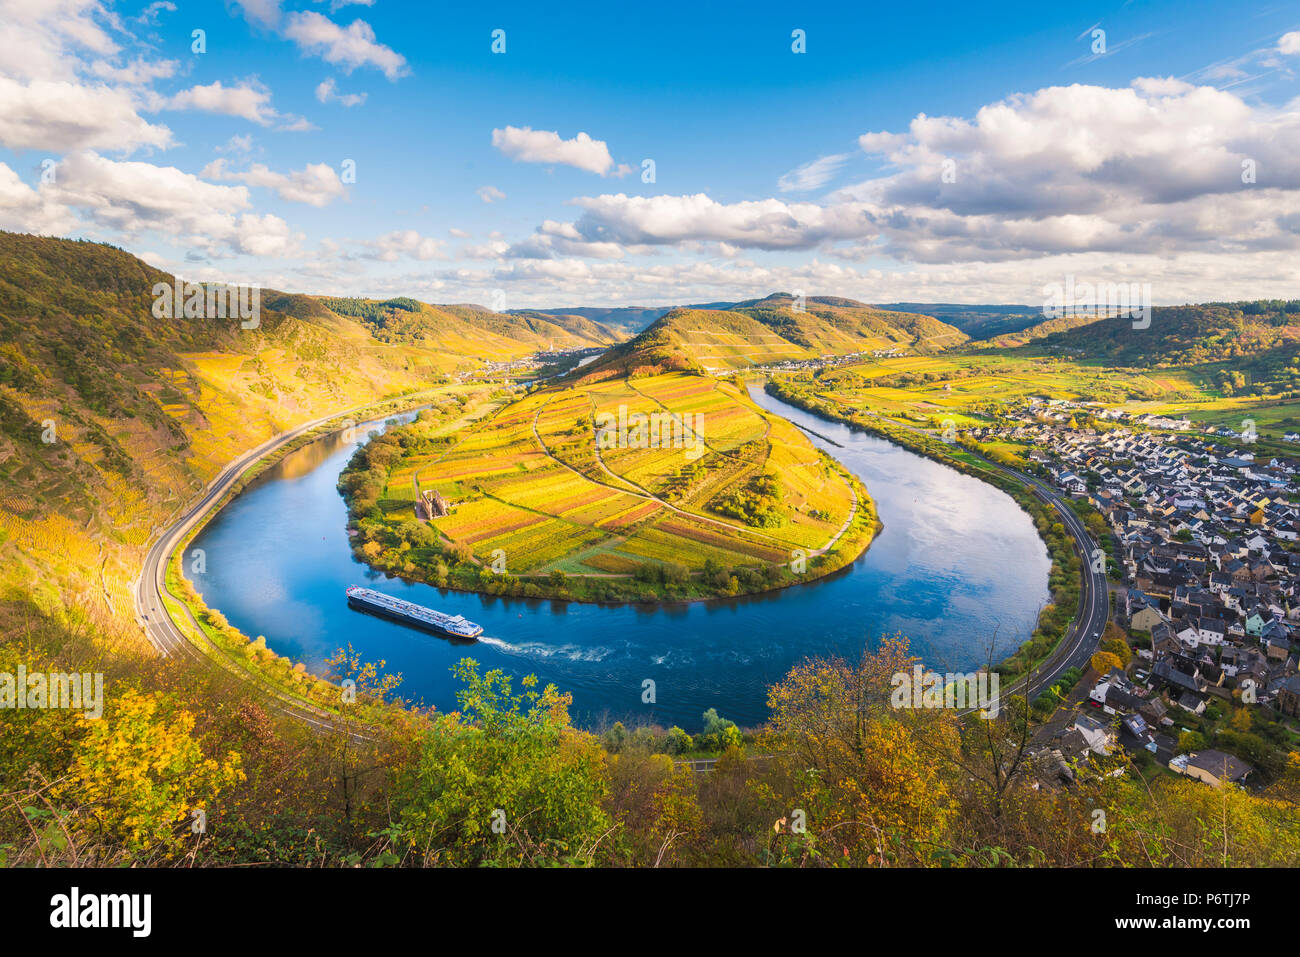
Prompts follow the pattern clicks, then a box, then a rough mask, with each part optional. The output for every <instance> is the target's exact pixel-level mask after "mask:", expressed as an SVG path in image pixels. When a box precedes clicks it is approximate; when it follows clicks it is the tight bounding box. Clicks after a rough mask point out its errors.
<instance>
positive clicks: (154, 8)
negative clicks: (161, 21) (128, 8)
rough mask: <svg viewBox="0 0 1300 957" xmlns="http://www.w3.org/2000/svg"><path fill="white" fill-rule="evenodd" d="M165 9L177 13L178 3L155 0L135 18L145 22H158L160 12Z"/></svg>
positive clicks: (167, 0)
mask: <svg viewBox="0 0 1300 957" xmlns="http://www.w3.org/2000/svg"><path fill="white" fill-rule="evenodd" d="M164 10H165V11H167V12H168V13H175V12H176V4H174V3H172V2H170V0H154V2H153V3H151V4H149V6H147V7H145V8H144V9H143V10H141V11H140V15H139V16H138V17H136V18H135V19H136V22H137V23H144V24H151V23H157V22H158V16H159V14H161V13H162V12H163V11H164Z"/></svg>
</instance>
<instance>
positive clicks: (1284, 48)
mask: <svg viewBox="0 0 1300 957" xmlns="http://www.w3.org/2000/svg"><path fill="white" fill-rule="evenodd" d="M1277 52H1278V53H1285V54H1288V55H1290V54H1293V53H1300V30H1292V31H1291V32H1290V33H1284V34H1283V35H1282V39H1280V40H1278V41H1277Z"/></svg>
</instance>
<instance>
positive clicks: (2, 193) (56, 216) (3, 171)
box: [0, 163, 77, 235]
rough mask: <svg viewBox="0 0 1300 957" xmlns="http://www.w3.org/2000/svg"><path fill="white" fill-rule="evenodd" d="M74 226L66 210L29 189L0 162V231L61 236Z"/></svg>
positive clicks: (47, 197) (46, 196) (73, 217)
mask: <svg viewBox="0 0 1300 957" xmlns="http://www.w3.org/2000/svg"><path fill="white" fill-rule="evenodd" d="M76 224H77V220H76V217H75V216H73V215H72V214H71V213H70V212H69V211H68V210H67V209H65V208H64V207H62V206H60V205H58V204H57V203H54V202H52V201H51V200H50V198H49V196H48V195H42V194H40V193H38V192H37V191H36V190H34V189H32V188H31V187H30V186H28V185H27V184H26V183H24V182H23V181H22V180H21V179H19V177H18V174H17V173H15V172H14V171H13V170H11V169H10V168H9V167H8V166H6V165H5V164H4V163H0V228H4V229H11V230H16V231H19V232H26V233H39V234H42V235H62V234H65V233H69V232H72V231H73V230H74V229H75V228H76Z"/></svg>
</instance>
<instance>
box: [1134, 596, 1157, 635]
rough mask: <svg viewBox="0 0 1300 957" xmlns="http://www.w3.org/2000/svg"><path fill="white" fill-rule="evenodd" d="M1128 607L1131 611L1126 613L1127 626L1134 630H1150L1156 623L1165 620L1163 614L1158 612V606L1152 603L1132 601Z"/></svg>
mask: <svg viewBox="0 0 1300 957" xmlns="http://www.w3.org/2000/svg"><path fill="white" fill-rule="evenodd" d="M1143 598H1145V596H1143ZM1130 607H1131V609H1132V611H1131V612H1130V615H1128V627H1130V628H1132V629H1134V631H1135V632H1151V631H1152V629H1153V628H1154V627H1156V625H1157V624H1160V623H1161V622H1164V620H1165V616H1164V615H1161V614H1160V606H1157V605H1154V603H1148V602H1145V601H1143V602H1140V603H1138V602H1134V603H1132V605H1131V606H1130Z"/></svg>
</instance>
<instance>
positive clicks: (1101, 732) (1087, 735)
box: [1071, 715, 1115, 755]
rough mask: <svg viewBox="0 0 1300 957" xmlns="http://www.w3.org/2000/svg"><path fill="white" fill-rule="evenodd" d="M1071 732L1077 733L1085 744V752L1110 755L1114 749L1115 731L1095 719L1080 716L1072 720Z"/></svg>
mask: <svg viewBox="0 0 1300 957" xmlns="http://www.w3.org/2000/svg"><path fill="white" fill-rule="evenodd" d="M1071 730H1072V731H1077V732H1078V733H1079V734H1080V735H1081V736H1082V737H1083V740H1084V742H1085V744H1086V748H1085V751H1091V752H1093V753H1094V754H1101V755H1106V754H1110V752H1111V750H1112V749H1113V748H1114V747H1115V730H1114V729H1113V728H1108V727H1106V726H1105V725H1104V724H1102V723H1101V722H1100V721H1097V720H1096V719H1095V718H1089V717H1088V716H1087V715H1080V716H1079V717H1077V718H1075V719H1074V727H1073V728H1072V729H1071Z"/></svg>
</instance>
